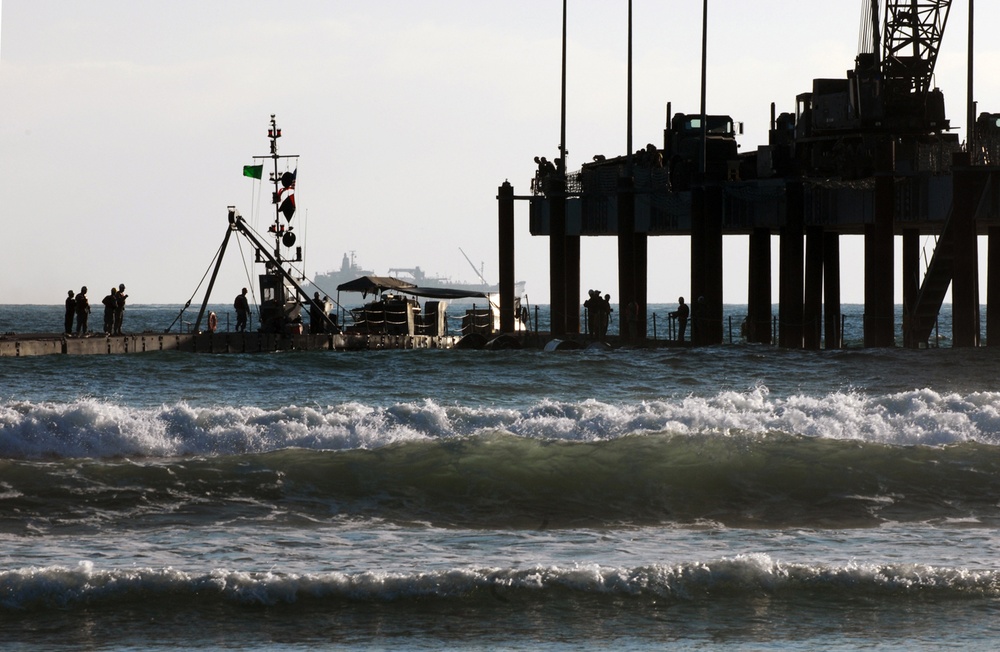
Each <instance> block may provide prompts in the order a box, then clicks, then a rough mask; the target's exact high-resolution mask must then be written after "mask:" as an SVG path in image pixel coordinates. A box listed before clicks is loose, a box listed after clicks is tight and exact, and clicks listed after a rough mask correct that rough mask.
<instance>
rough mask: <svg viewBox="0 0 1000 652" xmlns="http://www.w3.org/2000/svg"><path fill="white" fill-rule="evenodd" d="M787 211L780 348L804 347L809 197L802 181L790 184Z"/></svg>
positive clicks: (780, 289)
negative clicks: (805, 217) (805, 222)
mask: <svg viewBox="0 0 1000 652" xmlns="http://www.w3.org/2000/svg"><path fill="white" fill-rule="evenodd" d="M786 188H787V189H786V193H787V210H786V212H785V224H784V226H782V227H781V230H780V232H779V237H780V240H779V242H778V346H781V347H784V348H788V349H800V348H802V319H803V314H804V311H803V306H802V294H803V292H804V287H803V280H802V273H803V272H802V256H803V244H802V235H803V210H804V208H805V196H804V188H803V186H802V182H800V181H793V182H789V183H788V185H787V187H786Z"/></svg>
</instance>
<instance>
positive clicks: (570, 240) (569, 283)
mask: <svg viewBox="0 0 1000 652" xmlns="http://www.w3.org/2000/svg"><path fill="white" fill-rule="evenodd" d="M580 308H581V305H580V236H578V235H567V236H566V308H565V312H564V313H563V314H565V315H566V332H567V333H576V334H579V333H580Z"/></svg>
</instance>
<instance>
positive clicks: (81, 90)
mask: <svg viewBox="0 0 1000 652" xmlns="http://www.w3.org/2000/svg"><path fill="white" fill-rule="evenodd" d="M865 1H867V0H865ZM710 4H711V7H710V12H709V18H710V27H709V55H708V63H709V70H708V109H709V112H711V113H727V114H730V115H732V116H733V118H734V119H736V120H738V121H742V122H743V123H744V125H745V133H744V135H743V136H741V137H740V143H741V148H742V150H743V151H749V150H753V149H756V147H757V145H760V144H766V142H767V128H768V120H769V114H770V103H771V102H776V103H777V107H778V111H779V112H780V111H793V110H794V101H795V95H796V94H798V93H801V92H804V91H807V90H810V87H811V80H812V79H813V78H815V77H843V76H844V73H845V71H846V70H847V69H848V68H851V67H852V66H853V61H854V57H855V55H856V53H857V47H858V32H859V26H860V17H861V6H862V0H797V1H795V2H792V1H791V0H753V1H748V0H712V1H711V3H710ZM701 6H702V3H701V2H699V1H698V0H673V1H670V0H659V1H654V0H634V1H633V12H634V21H635V22H634V37H633V38H634V50H633V52H634V54H633V57H634V77H633V79H634V87H635V91H634V143H635V146H636V147H639V146H641V145H642V144H644V143H646V142H654V143H658V144H659V143H661V142H662V130H663V127H664V122H665V115H666V109H665V107H666V103H667V102H672V103H673V109H674V111H675V112H687V113H690V112H696V111H697V110H698V105H699V104H698V103H699V99H698V98H699V62H700V35H701ZM967 7H968V5H967V0H956V2H955V3H954V7H953V9H952V12H951V17H950V19H949V23H948V29H947V31H946V33H945V38H944V46H943V48H942V51H941V55H940V58H939V61H938V67H937V79H936V82H937V85H938V86H939V87H941V89H942V90H943V91H944V93H945V100H946V105H947V110H948V114H949V117H950V118H951V122H952V125H954V126H955V127H957V131H958V133H959V137H960V139H963V140H964V138H965V114H966V109H965V107H966V92H967V91H966V42H967V40H966V32H967V16H968V8H967ZM626 8H627V2H626V1H625V0H620V1H617V2H612V1H610V0H570V3H569V48H568V49H569V81H568V90H569V99H568V126H567V147H568V149H569V157H568V167H569V168H570V169H571V170H575V169H579V167H580V164H581V163H583V162H586V161H589V160H590V159H591V157H592V156H593V155H595V154H605V155H608V156H613V155H617V154H621V153H624V149H625V142H626V141H625V138H626V131H625V124H626V94H625V90H626V55H627V50H626V46H627V41H626V34H627V31H626V29H627V20H626V15H627V14H626ZM561 11H562V2H561V1H560V0H502V1H499V0H476V1H474V2H473V1H469V0H366V1H365V2H346V1H339V0H284V1H283V2H258V1H256V0H200V1H198V2H194V1H190V0H171V1H170V2H137V1H134V0H87V1H86V2H82V1H79V0H2V5H0V196H2V197H3V203H2V204H0V206H2V211H3V224H4V231H5V234H4V236H5V237H4V240H5V242H6V245H5V247H4V255H3V257H2V262H0V303H60V302H61V301H62V299H63V298H64V297H65V295H66V291H67V290H68V289H70V288H79V286H80V285H83V284H87V285H89V286H90V287H91V288H95V290H94V291H95V294H96V295H97V296H100V295H102V294H103V293H104V292H106V291H107V289H108V288H110V287H111V286H112V285H117V284H118V283H120V282H124V283H126V285H128V287H129V293H130V295H131V301H133V302H137V303H183V302H184V301H186V300H187V299H189V298H190V297H191V296H192V294H193V293H194V291H195V288H196V287H197V286H198V283H199V281H200V280H201V278H202V276H203V274H204V273H205V271H206V269H207V268H208V266H209V264H210V262H211V260H212V257H213V255H214V253H215V251H216V249H217V248H218V246H219V244H220V243H221V241H222V238H223V236H224V234H225V229H226V207H227V206H228V205H236V206H237V207H238V208H239V210H240V212H241V213H242V214H243V215H244V216H246V217H248V218H250V219H251V220H253V219H254V218H253V217H252V216H254V215H258V214H259V211H261V210H263V211H264V212H265V216H264V218H263V219H261V220H258V224H260V223H261V222H263V223H264V224H266V222H267V221H268V220H269V219H270V218H269V217H268V216H269V215H271V213H268V212H267V211H270V210H271V208H270V205H269V204H264V205H263V206H261V205H260V204H259V202H258V198H257V197H256V196H254V184H253V183H252V181H251V180H250V179H248V178H245V177H243V176H242V168H243V166H244V165H247V164H250V163H252V162H253V158H252V157H253V156H254V155H260V154H265V153H267V140H266V130H267V127H268V121H269V117H270V115H271V114H272V113H275V114H277V120H278V123H279V126H280V127H281V128H282V130H283V134H284V136H283V138H282V139H281V141H280V145H281V153H283V154H298V155H300V156H301V159H300V161H299V164H298V168H299V174H298V188H297V193H298V195H297V199H298V205H299V212H298V214H297V216H296V217H295V219H294V220H293V225H296V226H297V232H298V233H299V234H300V238H301V237H303V236H304V238H305V244H306V272H307V274H309V275H312V274H314V273H317V272H322V271H326V270H328V269H332V268H336V267H339V265H340V261H341V258H342V256H343V255H344V253H345V252H349V251H354V252H356V256H357V260H358V262H359V263H360V264H361V265H363V266H364V267H366V268H368V269H373V270H375V271H376V272H377V273H383V274H384V273H386V272H387V271H388V269H389V268H392V267H414V266H418V265H419V266H420V267H422V268H423V269H424V270H425V271H426V272H428V273H431V274H440V275H444V276H450V277H451V278H452V279H453V280H456V281H459V280H473V279H474V278H475V274H474V271H473V269H472V268H471V267H470V266H469V264H468V263H467V262H466V260H465V258H464V257H463V256H462V253H461V252H460V251H459V248H461V249H463V250H464V251H465V252H466V253H467V254H468V255H469V257H470V258H471V259H472V260H473V261H474V262H475V263H476V265H477V266H478V265H479V264H480V263H482V265H483V269H484V272H485V275H486V276H487V277H488V278H489V279H491V280H496V278H497V275H498V272H497V218H496V216H497V206H496V199H495V197H496V190H497V186H499V185H500V184H501V183H502V182H503V181H504V180H505V179H509V180H510V182H511V183H512V184H513V185H514V189H515V192H516V193H518V194H527V193H528V191H529V180H530V178H531V176H532V175H533V173H534V168H535V166H534V163H533V162H532V158H533V157H534V156H536V155H543V156H548V157H549V158H554V157H555V156H556V155H557V151H558V150H557V148H558V143H559V103H560V95H559V82H560V38H561ZM976 23H977V24H978V25H979V27H978V28H977V31H976V42H977V47H976V57H977V70H978V71H979V73H978V74H977V77H976V85H977V91H976V94H975V95H976V99H977V100H978V101H979V106H980V109H981V110H991V111H998V112H1000V83H998V82H997V81H996V79H995V77H992V76H991V71H996V70H998V69H1000V45H998V41H997V40H996V39H995V38H993V36H992V32H993V30H994V29H995V27H996V26H997V25H1000V3H997V2H983V1H980V2H979V3H977V6H976ZM527 213H528V210H527V205H525V204H523V203H519V205H518V208H517V260H516V266H517V272H516V273H517V277H518V278H519V279H523V280H525V281H527V292H528V295H529V298H530V300H531V301H532V302H535V303H547V302H548V265H547V251H548V246H547V240H546V239H545V238H541V237H538V238H532V237H531V236H530V235H529V234H528V225H527ZM745 249H746V240H745V239H744V238H727V240H726V251H727V256H726V269H725V275H726V281H725V292H726V296H725V297H724V300H725V301H726V302H732V303H742V302H745V301H746V280H745V278H746V255H745ZM776 251H777V250H776V248H775V253H774V258H775V261H776V259H777V254H776ZM860 252H861V246H860V239H859V238H848V239H847V241H846V242H845V244H844V248H843V256H844V260H843V261H842V269H843V270H844V288H843V299H844V301H845V302H862V301H863V296H864V295H863V286H862V282H861V276H860V270H861V268H862V266H861V263H862V259H861V254H860ZM239 253H240V252H239V249H236V248H232V249H231V251H230V253H229V254H228V255H227V259H226V264H225V266H224V269H223V275H222V277H221V279H220V281H219V283H218V285H217V288H218V290H217V292H218V294H217V295H216V298H217V299H218V300H220V301H228V300H230V298H231V296H232V295H235V294H236V292H237V291H238V289H239V287H242V286H243V285H246V284H247V281H246V272H245V268H244V265H243V263H242V262H241V260H240V255H239ZM582 253H583V262H582V279H581V284H582V288H581V293H584V294H585V293H586V290H587V289H588V288H591V287H597V288H601V289H603V290H604V291H606V292H610V293H611V294H612V295H615V294H617V273H616V254H615V243H614V239H613V238H585V239H584V241H583V244H582ZM649 258H650V281H649V297H650V300H651V301H673V300H674V299H675V298H676V297H677V296H678V295H681V294H683V295H686V294H688V288H689V286H690V279H689V264H690V263H689V260H690V259H689V254H688V240H687V238H666V237H659V238H651V239H650V241H649ZM898 264H899V261H898V258H897V265H898ZM982 266H983V267H985V264H984V263H982ZM897 276H898V272H897ZM776 282H777V279H775V283H776ZM897 286H898V278H897ZM983 287H985V286H983ZM198 298H200V295H199V297H198ZM774 298H775V301H777V293H776V292H775V295H774ZM897 300H898V295H897Z"/></svg>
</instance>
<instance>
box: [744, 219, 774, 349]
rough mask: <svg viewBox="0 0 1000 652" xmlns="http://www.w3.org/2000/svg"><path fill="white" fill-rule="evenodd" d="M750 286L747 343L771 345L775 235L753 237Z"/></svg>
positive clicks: (757, 233) (761, 233)
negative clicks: (772, 260)
mask: <svg viewBox="0 0 1000 652" xmlns="http://www.w3.org/2000/svg"><path fill="white" fill-rule="evenodd" d="M748 278H749V279H750V285H749V287H748V288H747V342H753V343H755V344H770V343H771V231H770V230H769V229H765V228H756V229H754V230H753V232H751V233H750V273H749V274H748Z"/></svg>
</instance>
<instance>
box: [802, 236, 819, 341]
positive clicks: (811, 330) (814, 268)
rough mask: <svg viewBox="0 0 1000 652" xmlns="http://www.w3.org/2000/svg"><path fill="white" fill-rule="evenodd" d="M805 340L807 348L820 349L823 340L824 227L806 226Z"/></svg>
mask: <svg viewBox="0 0 1000 652" xmlns="http://www.w3.org/2000/svg"><path fill="white" fill-rule="evenodd" d="M803 313H804V320H803V331H802V336H803V341H802V345H803V347H804V348H806V349H819V348H820V344H822V341H823V227H821V226H809V227H806V277H805V306H804V308H803Z"/></svg>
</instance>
